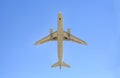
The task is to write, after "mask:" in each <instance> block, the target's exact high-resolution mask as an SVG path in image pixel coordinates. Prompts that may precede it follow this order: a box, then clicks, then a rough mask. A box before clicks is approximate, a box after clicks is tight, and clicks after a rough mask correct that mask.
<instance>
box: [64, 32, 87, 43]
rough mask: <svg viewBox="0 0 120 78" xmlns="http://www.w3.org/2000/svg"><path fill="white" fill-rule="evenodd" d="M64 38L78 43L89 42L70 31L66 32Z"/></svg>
mask: <svg viewBox="0 0 120 78" xmlns="http://www.w3.org/2000/svg"><path fill="white" fill-rule="evenodd" d="M64 40H70V41H73V42H76V43H79V44H83V45H87V43H86V42H85V41H83V40H81V39H79V38H77V37H75V36H73V35H71V34H70V33H68V32H64Z"/></svg>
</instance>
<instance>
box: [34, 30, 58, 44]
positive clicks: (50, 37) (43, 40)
mask: <svg viewBox="0 0 120 78" xmlns="http://www.w3.org/2000/svg"><path fill="white" fill-rule="evenodd" d="M56 38H57V32H54V33H52V34H50V35H48V36H46V37H44V38H43V39H41V40H39V41H37V42H36V43H35V44H34V45H39V44H42V43H45V42H48V41H51V40H56Z"/></svg>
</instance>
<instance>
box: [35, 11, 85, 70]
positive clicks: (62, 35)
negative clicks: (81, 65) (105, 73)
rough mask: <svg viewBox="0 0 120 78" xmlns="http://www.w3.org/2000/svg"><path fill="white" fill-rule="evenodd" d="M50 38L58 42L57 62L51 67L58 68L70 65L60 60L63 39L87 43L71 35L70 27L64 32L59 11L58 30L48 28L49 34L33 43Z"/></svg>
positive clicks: (39, 42) (49, 39)
mask: <svg viewBox="0 0 120 78" xmlns="http://www.w3.org/2000/svg"><path fill="white" fill-rule="evenodd" d="M51 40H52V41H53V40H57V43H58V62H57V63H55V64H53V65H52V66H51V67H56V66H59V67H60V69H61V67H62V66H65V67H70V66H69V65H68V64H66V63H65V62H63V60H62V58H63V41H64V40H68V41H74V42H77V43H79V44H83V45H87V43H86V42H85V41H83V40H81V39H79V38H77V37H75V36H73V35H71V33H70V29H68V32H65V31H64V30H63V17H62V13H61V12H60V13H59V14H58V30H57V31H56V32H53V31H52V29H50V35H48V36H47V37H45V38H43V39H41V40H39V41H37V42H36V43H35V45H38V44H42V43H44V42H47V41H51Z"/></svg>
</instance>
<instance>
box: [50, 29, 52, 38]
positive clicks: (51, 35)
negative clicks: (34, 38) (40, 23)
mask: <svg viewBox="0 0 120 78" xmlns="http://www.w3.org/2000/svg"><path fill="white" fill-rule="evenodd" d="M52 33H53V29H50V36H51V37H52Z"/></svg>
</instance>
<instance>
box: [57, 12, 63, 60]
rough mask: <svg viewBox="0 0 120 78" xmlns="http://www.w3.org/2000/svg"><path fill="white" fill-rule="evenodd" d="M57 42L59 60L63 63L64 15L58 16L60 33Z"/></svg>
mask: <svg viewBox="0 0 120 78" xmlns="http://www.w3.org/2000/svg"><path fill="white" fill-rule="evenodd" d="M57 36H58V38H57V42H58V60H59V62H62V58H63V20H62V14H61V13H60V14H59V15H58V33H57Z"/></svg>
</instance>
